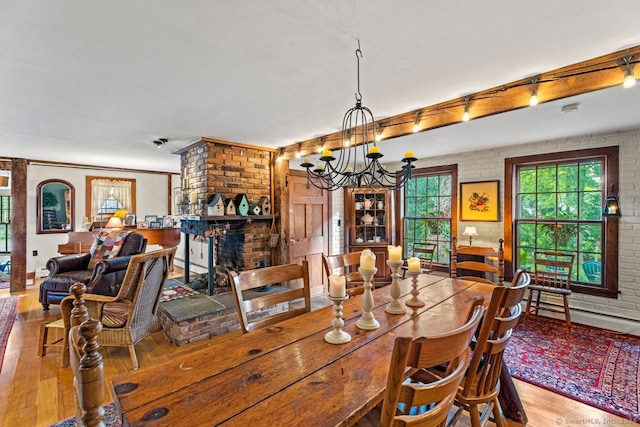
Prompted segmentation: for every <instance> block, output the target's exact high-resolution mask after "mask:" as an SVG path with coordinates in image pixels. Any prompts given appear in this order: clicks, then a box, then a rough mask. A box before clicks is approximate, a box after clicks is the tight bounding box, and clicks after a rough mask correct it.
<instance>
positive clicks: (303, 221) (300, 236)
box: [287, 170, 330, 295]
mask: <svg viewBox="0 0 640 427" xmlns="http://www.w3.org/2000/svg"><path fill="white" fill-rule="evenodd" d="M287 187H288V190H289V224H288V225H289V236H290V239H289V260H290V262H291V263H300V262H301V261H302V260H303V259H306V260H307V261H309V280H310V285H311V295H318V294H321V293H323V292H326V289H325V285H324V283H323V268H322V253H323V252H324V253H326V254H328V253H329V220H330V219H329V209H328V203H329V196H328V193H329V192H328V191H322V190H319V189H317V188H316V187H314V186H313V185H310V184H308V183H307V175H306V173H305V172H304V171H296V170H291V171H290V172H289V177H288V180H287Z"/></svg>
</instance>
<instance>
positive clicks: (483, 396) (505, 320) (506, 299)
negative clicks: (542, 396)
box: [448, 272, 529, 427]
mask: <svg viewBox="0 0 640 427" xmlns="http://www.w3.org/2000/svg"><path fill="white" fill-rule="evenodd" d="M528 276H529V275H528V274H527V273H526V272H524V274H522V273H516V276H514V282H513V285H512V286H510V287H504V286H497V287H496V288H495V289H494V290H493V292H492V294H491V300H490V301H489V307H488V308H487V310H486V313H485V317H484V320H483V321H482V325H481V326H480V329H479V331H478V333H477V336H476V340H475V342H474V343H473V347H474V349H473V357H472V358H471V363H470V364H469V368H468V369H467V372H466V374H465V376H464V379H463V380H462V385H461V386H460V388H459V389H458V393H457V394H456V398H455V405H456V406H458V410H457V412H456V414H455V416H454V417H453V418H452V419H451V420H450V423H449V424H448V425H454V424H455V423H456V422H457V420H458V418H459V416H460V415H461V413H462V411H463V410H467V411H468V412H469V418H470V420H471V425H472V426H473V427H478V426H481V425H484V423H485V422H486V420H487V418H488V417H489V414H492V415H493V420H494V422H495V423H496V425H497V426H498V427H503V426H505V425H506V424H505V422H504V416H503V413H502V408H501V406H500V402H499V401H498V393H499V392H500V378H501V376H502V375H504V374H503V369H506V367H505V366H504V365H503V358H502V356H503V353H504V349H505V348H506V346H507V343H508V342H509V339H510V338H511V335H512V330H513V328H514V327H515V326H516V324H517V323H518V320H519V318H520V315H521V313H522V307H521V306H520V302H521V301H522V298H523V297H524V293H525V291H526V289H527V285H528V282H529V280H528ZM482 418H484V419H482Z"/></svg>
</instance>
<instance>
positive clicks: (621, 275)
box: [389, 129, 640, 334]
mask: <svg viewBox="0 0 640 427" xmlns="http://www.w3.org/2000/svg"><path fill="white" fill-rule="evenodd" d="M616 145H617V146H619V147H620V171H619V176H620V180H619V182H620V205H621V209H622V214H623V216H622V217H621V218H620V240H619V266H620V267H619V271H618V290H619V291H620V294H619V296H618V298H602V297H596V296H590V295H584V294H576V293H573V294H572V296H571V302H570V305H571V308H572V317H574V318H575V319H574V320H576V321H579V318H578V317H576V316H580V315H584V316H586V317H587V319H583V320H584V323H587V324H592V325H594V326H601V327H602V326H604V325H608V326H607V327H612V328H617V329H618V330H620V331H622V332H628V333H634V334H640V326H639V325H638V324H637V323H635V322H637V321H639V320H640V172H639V170H640V129H636V130H630V131H624V132H614V133H608V134H599V135H584V136H576V137H571V138H563V139H556V140H548V141H539V142H532V143H528V144H522V145H514V146H510V147H502V148H498V149H492V150H483V151H476V152H467V153H458V154H453V155H448V156H437V157H429V158H425V159H420V160H419V161H418V162H417V164H416V167H419V168H420V167H429V166H441V165H448V164H457V165H458V180H459V182H471V181H487V180H495V179H499V180H500V181H501V185H500V191H501V195H500V198H501V206H502V207H504V203H503V202H504V159H505V158H507V157H518V156H527V155H534V154H543V153H553V152H558V151H568V150H577V149H587V148H597V147H609V146H616ZM389 167H390V168H391V169H393V168H394V166H393V165H389ZM396 167H397V165H396ZM500 217H501V218H503V215H502V214H501V215H500ZM464 225H474V226H476V228H477V230H478V233H479V234H480V236H479V237H477V238H474V239H473V242H474V244H477V245H479V246H497V242H498V239H499V238H501V237H502V236H503V230H504V228H503V227H504V223H503V222H502V221H501V222H477V223H471V222H469V223H467V222H465V223H464ZM458 230H459V232H460V233H461V232H462V230H464V226H458ZM462 238H465V237H464V236H458V239H462ZM574 309H575V311H576V312H575V313H574V312H573V310H574ZM620 320H623V321H622V323H620ZM624 320H631V321H632V322H625V321H624ZM609 323H611V324H609Z"/></svg>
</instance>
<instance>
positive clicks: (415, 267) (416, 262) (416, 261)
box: [407, 257, 420, 273]
mask: <svg viewBox="0 0 640 427" xmlns="http://www.w3.org/2000/svg"><path fill="white" fill-rule="evenodd" d="M407 266H408V267H409V273H420V258H417V257H411V258H409V259H408V260H407Z"/></svg>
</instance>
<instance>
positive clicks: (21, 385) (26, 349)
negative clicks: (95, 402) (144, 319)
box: [0, 284, 639, 427]
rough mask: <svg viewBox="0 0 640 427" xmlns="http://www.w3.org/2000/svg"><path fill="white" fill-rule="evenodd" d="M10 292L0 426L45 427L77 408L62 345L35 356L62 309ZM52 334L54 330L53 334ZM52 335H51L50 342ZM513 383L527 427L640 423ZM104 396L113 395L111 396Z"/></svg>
mask: <svg viewBox="0 0 640 427" xmlns="http://www.w3.org/2000/svg"><path fill="white" fill-rule="evenodd" d="M10 295H12V294H10V293H9V290H8V289H3V290H0V298H5V297H7V296H10ZM13 295H14V296H18V297H19V302H18V316H17V318H16V321H15V323H14V325H13V329H12V331H11V335H10V337H9V343H8V346H7V350H6V353H5V358H4V363H3V366H2V372H1V373H0V426H5V427H29V426H48V425H50V424H51V423H53V422H55V421H58V420H61V419H64V418H67V417H70V416H72V415H73V414H74V412H75V403H74V397H73V389H72V381H73V377H72V375H71V373H70V371H69V370H68V369H63V368H60V350H59V349H58V348H53V349H48V351H47V354H46V355H45V356H44V357H42V358H40V357H38V339H39V333H40V325H41V324H42V323H43V322H50V321H53V320H56V319H58V318H59V317H60V308H59V306H57V305H52V306H51V310H50V311H48V312H45V311H43V310H42V306H41V305H40V304H39V303H38V285H37V284H36V285H35V286H28V287H27V291H25V292H21V293H14V294H13ZM55 333H56V332H55V331H54V332H52V334H53V335H54V336H55ZM236 333H239V332H230V333H229V334H225V335H222V336H220V337H217V338H213V339H215V340H224V339H227V338H228V337H229V336H232V334H236ZM60 336H61V334H60ZM51 338H53V337H50V340H49V341H51ZM211 342H212V340H206V341H201V342H198V343H193V344H190V345H186V346H182V347H176V346H175V345H173V344H170V343H169V342H167V340H166V339H165V338H164V336H163V335H162V333H160V332H158V333H155V334H152V335H150V336H148V337H147V338H145V339H144V340H142V341H141V342H140V343H139V344H138V345H137V346H136V352H137V354H138V360H139V362H140V368H141V369H142V368H144V367H146V366H151V365H153V364H156V363H162V362H164V361H167V360H170V359H171V358H174V357H176V356H178V355H181V354H184V353H188V352H190V351H193V350H195V349H198V348H202V347H204V346H207V345H208V344H209V343H211ZM101 352H102V354H103V356H104V365H105V377H106V380H107V381H109V380H111V379H112V378H114V377H115V376H117V375H120V374H122V373H125V372H127V371H128V370H129V369H131V368H130V359H129V354H128V351H127V349H126V348H122V349H120V348H103V349H101ZM516 386H517V388H518V391H519V393H520V397H521V399H522V401H523V404H524V407H525V409H526V411H527V415H528V417H529V424H528V425H529V426H533V427H547V426H564V425H602V424H622V423H625V424H626V425H639V424H635V423H631V422H629V421H626V420H622V419H621V418H618V417H616V416H614V415H611V414H609V413H607V412H604V411H601V410H598V409H595V408H592V407H589V406H587V405H584V404H582V403H579V402H576V401H573V400H571V399H568V398H565V397H562V396H560V395H557V394H555V393H552V392H549V391H546V390H543V389H541V388H538V387H535V386H532V385H529V384H527V383H524V382H521V381H517V380H516ZM108 400H109V401H111V400H112V399H111V398H110V397H109V398H108ZM187 422H188V420H187ZM465 423H466V420H463V421H462V422H461V423H460V424H461V425H465ZM512 425H515V424H512ZM190 427H199V426H190ZM256 427H257V426H256Z"/></svg>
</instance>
